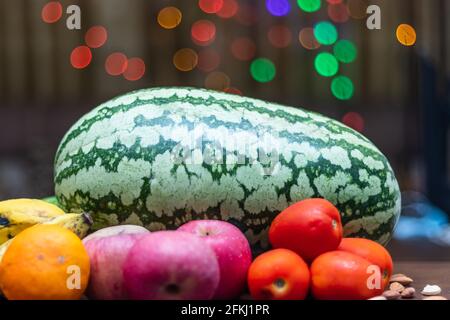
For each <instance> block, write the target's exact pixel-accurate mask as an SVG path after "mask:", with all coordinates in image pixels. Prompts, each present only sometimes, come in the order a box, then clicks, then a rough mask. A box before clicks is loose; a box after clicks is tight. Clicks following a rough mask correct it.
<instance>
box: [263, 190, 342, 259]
mask: <svg viewBox="0 0 450 320" xmlns="http://www.w3.org/2000/svg"><path fill="white" fill-rule="evenodd" d="M341 239H342V224H341V215H340V214H339V211H338V209H337V208H336V207H335V206H334V205H333V204H332V203H331V202H329V201H327V200H325V199H306V200H302V201H300V202H297V203H295V204H293V205H291V206H290V207H288V208H287V209H285V210H283V211H282V212H281V213H280V214H279V215H278V216H276V217H275V219H274V220H273V222H272V225H271V226H270V229H269V240H270V243H271V244H272V247H274V248H285V249H289V250H292V251H294V252H295V253H297V254H298V255H299V256H301V257H302V258H303V259H305V261H306V262H308V263H311V262H312V261H313V260H314V259H315V258H316V257H318V256H319V255H321V254H322V253H325V252H328V251H332V250H336V249H337V247H338V246H339V243H340V242H341Z"/></svg>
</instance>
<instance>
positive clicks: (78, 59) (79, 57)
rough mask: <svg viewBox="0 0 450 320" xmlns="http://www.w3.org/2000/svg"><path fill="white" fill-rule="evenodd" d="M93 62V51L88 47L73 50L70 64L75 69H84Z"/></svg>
mask: <svg viewBox="0 0 450 320" xmlns="http://www.w3.org/2000/svg"><path fill="white" fill-rule="evenodd" d="M91 61H92V52H91V49H89V47H87V46H79V47H76V48H75V49H73V50H72V53H71V54H70V63H71V64H72V67H74V68H75V69H84V68H86V67H87V66H88V65H89V64H90V63H91Z"/></svg>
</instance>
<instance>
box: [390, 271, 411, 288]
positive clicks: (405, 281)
mask: <svg viewBox="0 0 450 320" xmlns="http://www.w3.org/2000/svg"><path fill="white" fill-rule="evenodd" d="M389 282H391V283H392V282H398V283H400V284H401V285H403V286H409V285H410V284H411V283H413V282H414V280H413V279H412V278H410V277H408V276H405V275H404V274H402V273H397V274H394V275H392V276H391V279H390V280H389Z"/></svg>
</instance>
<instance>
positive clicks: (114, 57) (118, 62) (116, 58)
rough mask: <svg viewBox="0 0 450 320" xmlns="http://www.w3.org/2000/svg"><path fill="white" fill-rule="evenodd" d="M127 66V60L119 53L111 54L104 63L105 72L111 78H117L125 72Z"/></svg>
mask: <svg viewBox="0 0 450 320" xmlns="http://www.w3.org/2000/svg"><path fill="white" fill-rule="evenodd" d="M127 66H128V58H127V56H126V55H124V54H123V53H121V52H114V53H111V54H110V55H109V56H108V57H107V58H106V61H105V70H106V73H108V74H109V75H111V76H118V75H121V74H123V73H124V72H125V70H126V69H127Z"/></svg>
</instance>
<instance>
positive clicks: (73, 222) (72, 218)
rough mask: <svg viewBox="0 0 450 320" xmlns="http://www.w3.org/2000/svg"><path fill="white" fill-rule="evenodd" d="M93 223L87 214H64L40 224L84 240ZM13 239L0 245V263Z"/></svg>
mask: <svg viewBox="0 0 450 320" xmlns="http://www.w3.org/2000/svg"><path fill="white" fill-rule="evenodd" d="M92 223H93V221H92V218H91V216H90V215H89V214H88V213H66V214H63V215H60V216H57V217H54V218H51V219H47V221H44V222H42V223H40V224H53V225H58V226H61V227H63V228H66V229H68V230H70V231H72V232H73V233H75V234H76V235H77V236H78V237H79V238H81V239H82V238H84V237H85V236H86V235H87V233H88V232H89V229H90V227H91V225H92ZM13 240H14V238H12V239H10V240H8V241H6V242H5V243H3V244H2V245H0V262H1V261H2V258H3V255H4V254H5V252H6V250H7V249H8V247H9V246H10V244H11V243H12V241H13Z"/></svg>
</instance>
